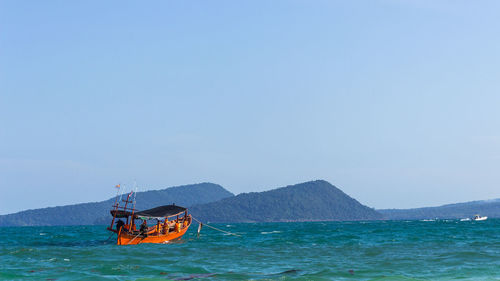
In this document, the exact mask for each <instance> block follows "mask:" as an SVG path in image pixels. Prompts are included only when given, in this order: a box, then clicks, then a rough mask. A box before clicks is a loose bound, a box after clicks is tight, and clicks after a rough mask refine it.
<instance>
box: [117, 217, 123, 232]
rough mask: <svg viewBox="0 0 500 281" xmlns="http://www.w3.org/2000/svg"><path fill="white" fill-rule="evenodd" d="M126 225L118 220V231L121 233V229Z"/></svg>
mask: <svg viewBox="0 0 500 281" xmlns="http://www.w3.org/2000/svg"><path fill="white" fill-rule="evenodd" d="M124 225H125V223H124V222H123V221H122V220H118V221H117V222H116V231H118V232H120V229H121V228H122V227H123V226H124Z"/></svg>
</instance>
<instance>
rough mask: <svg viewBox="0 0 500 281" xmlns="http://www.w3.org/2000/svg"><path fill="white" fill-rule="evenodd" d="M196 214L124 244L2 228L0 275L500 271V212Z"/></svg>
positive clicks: (71, 231) (310, 276) (486, 274)
mask: <svg viewBox="0 0 500 281" xmlns="http://www.w3.org/2000/svg"><path fill="white" fill-rule="evenodd" d="M213 226H215V227H218V228H220V229H223V230H226V231H229V232H233V233H237V234H240V235H241V237H237V236H232V235H227V234H224V233H221V232H218V231H215V230H212V229H210V228H207V227H204V228H203V229H202V231H201V235H200V237H199V238H198V237H196V230H197V225H196V224H193V225H192V226H191V228H190V230H189V232H188V233H187V234H186V235H185V236H184V237H183V239H182V240H179V241H176V242H172V243H168V244H140V245H134V246H116V245H115V244H114V243H115V242H116V241H115V240H116V238H115V237H116V236H113V237H111V238H110V239H108V237H109V236H110V234H111V233H110V232H108V231H106V229H105V228H106V226H60V227H4V228H0V235H1V239H0V279H1V280H455V279H460V280H500V220H499V219H488V220H487V221H483V222H473V221H459V220H435V221H368V222H305V223H300V222H293V223H231V224H213Z"/></svg>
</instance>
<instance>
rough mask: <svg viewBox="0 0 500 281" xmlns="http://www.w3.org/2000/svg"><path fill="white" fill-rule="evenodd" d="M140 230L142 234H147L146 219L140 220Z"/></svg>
mask: <svg viewBox="0 0 500 281" xmlns="http://www.w3.org/2000/svg"><path fill="white" fill-rule="evenodd" d="M140 232H141V234H142V235H148V223H147V222H146V220H143V221H142V224H141V228H140Z"/></svg>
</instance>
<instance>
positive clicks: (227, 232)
mask: <svg viewBox="0 0 500 281" xmlns="http://www.w3.org/2000/svg"><path fill="white" fill-rule="evenodd" d="M192 218H193V220H195V221H197V222H198V223H201V224H202V225H204V226H207V227H209V228H212V229H214V230H217V231H220V232H224V233H226V234H229V235H234V236H238V237H241V235H238V234H236V233H231V232H229V231H225V230H222V229H218V228H217V227H213V226H211V225H208V224H206V223H202V222H201V221H199V220H197V219H196V218H195V217H192Z"/></svg>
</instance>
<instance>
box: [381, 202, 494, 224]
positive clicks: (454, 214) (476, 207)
mask: <svg viewBox="0 0 500 281" xmlns="http://www.w3.org/2000/svg"><path fill="white" fill-rule="evenodd" d="M377 211H379V212H380V213H382V214H383V215H384V218H385V219H389V220H420V219H435V218H440V219H459V218H470V217H472V216H474V215H475V214H480V215H482V216H488V217H490V218H500V199H494V200H483V201H471V202H465V203H456V204H448V205H443V206H439V207H426V208H415V209H383V210H377Z"/></svg>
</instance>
